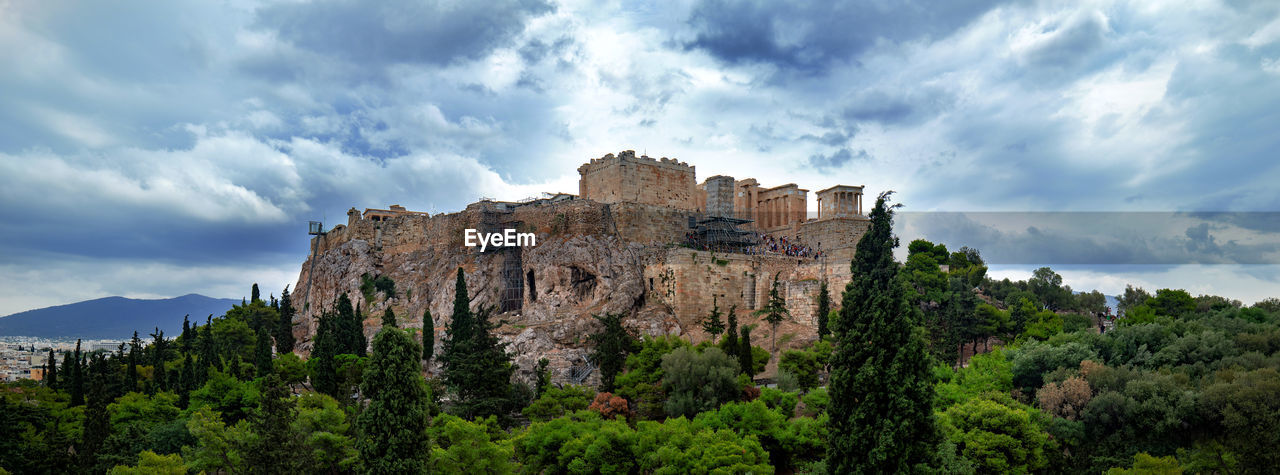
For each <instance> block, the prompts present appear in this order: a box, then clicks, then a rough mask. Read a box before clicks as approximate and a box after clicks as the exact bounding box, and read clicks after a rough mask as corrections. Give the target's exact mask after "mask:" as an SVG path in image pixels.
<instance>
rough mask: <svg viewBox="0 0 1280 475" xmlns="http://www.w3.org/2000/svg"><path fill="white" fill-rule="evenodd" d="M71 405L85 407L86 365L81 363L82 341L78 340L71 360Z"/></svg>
mask: <svg viewBox="0 0 1280 475" xmlns="http://www.w3.org/2000/svg"><path fill="white" fill-rule="evenodd" d="M71 405H72V406H82V405H84V365H83V364H82V363H81V362H80V339H78V338H77V339H76V351H75V353H74V356H72V358H71Z"/></svg>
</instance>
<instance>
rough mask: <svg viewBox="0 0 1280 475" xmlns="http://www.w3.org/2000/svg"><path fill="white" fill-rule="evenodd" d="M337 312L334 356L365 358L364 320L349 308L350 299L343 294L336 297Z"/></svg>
mask: <svg viewBox="0 0 1280 475" xmlns="http://www.w3.org/2000/svg"><path fill="white" fill-rule="evenodd" d="M337 312H338V314H337V320H336V322H335V323H337V326H336V328H335V329H336V330H337V333H336V336H337V340H338V352H337V353H335V354H339V355H340V354H351V355H356V356H366V347H367V345H368V343H367V342H366V341H365V339H364V321H363V320H364V319H363V318H361V317H360V314H359V313H358V312H356V311H355V310H354V309H352V308H351V298H350V297H347V294H345V293H344V294H342V295H341V296H339V297H338V305H337Z"/></svg>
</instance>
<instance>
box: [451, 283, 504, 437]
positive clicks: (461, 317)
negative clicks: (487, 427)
mask: <svg viewBox="0 0 1280 475" xmlns="http://www.w3.org/2000/svg"><path fill="white" fill-rule="evenodd" d="M489 313H490V311H489V309H488V308H481V309H479V310H477V311H475V312H472V311H471V309H470V299H469V298H468V296H467V281H466V279H465V278H464V277H463V274H462V268H458V279H457V283H456V285H455V292H454V301H453V319H452V321H451V322H450V324H449V329H448V335H447V336H446V337H445V339H444V351H443V352H442V353H441V355H440V361H441V363H442V364H443V366H444V375H443V376H444V382H445V385H446V386H448V387H449V389H450V390H451V391H453V393H454V395H455V397H454V403H455V404H454V410H455V411H457V412H458V414H459V415H461V416H463V417H466V418H474V417H485V416H489V415H501V416H505V415H506V409H507V402H508V395H509V393H510V386H511V375H512V374H513V373H514V372H515V367H514V366H512V364H511V356H510V355H508V354H507V352H506V348H505V346H504V345H502V344H501V342H499V340H498V338H497V337H495V336H493V335H492V333H491V330H492V328H491V325H490V323H489Z"/></svg>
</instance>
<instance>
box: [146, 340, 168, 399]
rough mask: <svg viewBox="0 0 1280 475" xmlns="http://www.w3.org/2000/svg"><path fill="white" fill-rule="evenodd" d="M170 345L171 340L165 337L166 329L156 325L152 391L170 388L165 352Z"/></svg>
mask: <svg viewBox="0 0 1280 475" xmlns="http://www.w3.org/2000/svg"><path fill="white" fill-rule="evenodd" d="M168 347H169V340H165V339H164V330H161V329H160V327H156V329H155V331H154V332H152V333H151V366H152V370H151V391H150V392H152V393H155V392H158V391H165V390H167V389H169V375H168V374H167V372H166V371H165V367H164V363H165V361H166V359H165V353H166V351H167V350H168Z"/></svg>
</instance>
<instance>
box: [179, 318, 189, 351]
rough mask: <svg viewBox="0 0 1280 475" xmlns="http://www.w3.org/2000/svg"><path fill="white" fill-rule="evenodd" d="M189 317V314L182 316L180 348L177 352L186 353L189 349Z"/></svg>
mask: <svg viewBox="0 0 1280 475" xmlns="http://www.w3.org/2000/svg"><path fill="white" fill-rule="evenodd" d="M190 316H191V314H187V315H183V316H182V334H181V335H180V336H181V337H182V347H181V348H178V351H187V350H189V349H190V348H191V346H190V345H191V322H190V321H188V317H190Z"/></svg>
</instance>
